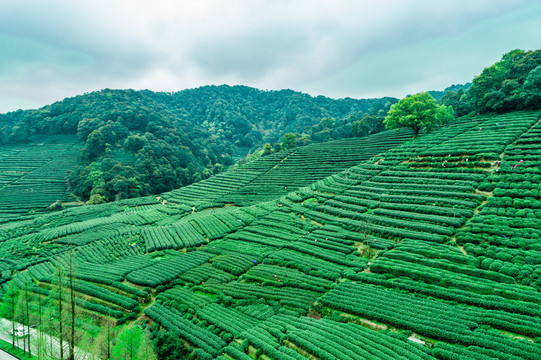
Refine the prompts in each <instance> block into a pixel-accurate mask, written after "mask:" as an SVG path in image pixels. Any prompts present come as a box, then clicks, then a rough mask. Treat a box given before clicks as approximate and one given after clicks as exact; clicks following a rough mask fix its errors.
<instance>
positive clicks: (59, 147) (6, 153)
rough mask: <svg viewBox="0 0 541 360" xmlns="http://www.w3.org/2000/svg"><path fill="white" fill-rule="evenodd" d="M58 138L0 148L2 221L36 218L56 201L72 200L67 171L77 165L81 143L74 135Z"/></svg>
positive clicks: (0, 215) (0, 218) (0, 207)
mask: <svg viewBox="0 0 541 360" xmlns="http://www.w3.org/2000/svg"><path fill="white" fill-rule="evenodd" d="M53 139H54V138H53ZM56 139H57V141H56V142H55V143H38V144H32V145H17V146H1V147H0V223H3V222H7V221H12V220H17V219H25V218H30V217H33V216H34V215H35V213H36V212H37V213H39V212H43V211H44V210H46V209H47V207H49V206H50V205H52V204H53V203H54V202H56V201H57V200H60V201H64V202H66V201H71V200H72V199H71V198H70V197H69V194H68V193H67V172H68V171H69V170H72V169H73V167H74V166H75V164H76V157H77V156H78V150H77V149H78V148H77V146H78V145H76V144H77V142H76V139H75V138H73V137H69V136H65V137H56Z"/></svg>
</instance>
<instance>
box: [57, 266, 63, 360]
mask: <svg viewBox="0 0 541 360" xmlns="http://www.w3.org/2000/svg"><path fill="white" fill-rule="evenodd" d="M58 323H59V340H60V360H64V338H63V336H64V335H63V329H62V270H61V269H59V270H58Z"/></svg>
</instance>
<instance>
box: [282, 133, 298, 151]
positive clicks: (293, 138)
mask: <svg viewBox="0 0 541 360" xmlns="http://www.w3.org/2000/svg"><path fill="white" fill-rule="evenodd" d="M296 146H297V135H295V134H292V133H286V134H284V136H283V137H282V149H284V150H288V149H293V148H294V147H296Z"/></svg>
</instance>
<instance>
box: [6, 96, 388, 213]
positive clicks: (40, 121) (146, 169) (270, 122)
mask: <svg viewBox="0 0 541 360" xmlns="http://www.w3.org/2000/svg"><path fill="white" fill-rule="evenodd" d="M201 99H205V101H202V100H201ZM382 101H385V99H383V100H382ZM379 102H380V100H376V99H374V100H354V99H341V100H332V99H328V98H325V97H323V96H319V97H316V98H313V97H311V96H309V95H306V94H302V93H298V92H294V91H290V90H283V91H270V92H269V91H261V90H257V89H253V88H249V87H245V86H235V87H229V86H206V87H201V88H198V89H193V90H184V91H180V92H176V93H153V92H151V91H133V90H109V89H105V90H102V91H99V92H93V93H90V94H85V95H81V96H76V97H74V98H67V99H64V100H62V101H59V102H56V103H54V104H52V105H48V106H45V107H43V108H41V109H38V110H29V111H16V112H11V113H8V114H4V115H0V145H3V144H11V143H27V142H28V141H29V140H32V139H37V138H39V137H41V138H43V137H44V136H49V135H51V134H76V135H77V137H78V138H79V140H80V141H81V142H82V145H83V146H82V149H81V162H80V163H79V166H77V167H76V168H75V169H73V172H72V174H71V176H70V181H69V185H70V190H71V191H72V192H73V193H74V194H75V195H76V196H77V197H79V198H80V199H81V200H83V201H88V200H89V199H90V196H91V195H93V194H99V195H100V196H101V197H102V198H96V197H95V198H94V199H93V200H92V201H91V203H97V202H101V201H103V200H105V201H112V200H118V199H125V198H133V197H138V196H142V195H148V194H156V193H161V192H164V191H169V190H172V189H176V188H179V187H181V186H184V185H188V184H191V183H193V182H197V181H200V180H201V179H206V178H208V177H211V176H212V175H216V174H217V173H219V172H220V171H222V169H223V168H224V167H226V166H229V165H231V164H232V163H233V161H234V160H236V159H238V158H239V157H240V156H239V155H238V154H241V153H242V152H243V151H245V150H247V149H249V148H257V147H259V146H262V145H263V144H265V143H269V144H270V143H276V142H277V141H278V140H279V139H280V138H281V137H282V136H283V135H284V134H285V133H295V132H298V133H299V134H303V133H305V132H306V131H308V130H309V129H310V127H311V126H312V125H315V124H317V123H318V122H319V121H320V120H321V119H322V118H324V117H337V118H346V117H347V116H349V114H351V113H357V112H360V111H362V112H366V111H368V109H370V107H372V106H373V105H374V104H378V103H379ZM309 141H310V139H309V136H308V135H307V134H305V135H300V136H298V139H297V145H299V146H301V145H305V144H307V143H308V142H309ZM288 146H290V147H291V146H293V143H286V148H287V147H288ZM265 155H268V150H267V152H265ZM93 162H96V163H98V164H101V170H100V171H101V174H100V176H99V181H95V180H93V181H90V180H89V179H88V178H89V177H92V176H91V173H92V172H93V171H94V170H95V169H94V168H95V167H94V166H92V165H91V164H92V163H93ZM52 202H53V201H51V202H50V203H52ZM50 203H49V204H50Z"/></svg>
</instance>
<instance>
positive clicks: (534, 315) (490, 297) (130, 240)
mask: <svg viewBox="0 0 541 360" xmlns="http://www.w3.org/2000/svg"><path fill="white" fill-rule="evenodd" d="M540 116H541V112H515V113H510V114H506V115H494V116H483V117H475V118H469V117H465V118H461V119H457V120H456V121H455V122H454V123H453V124H451V125H449V126H446V127H444V128H442V129H439V130H437V131H433V132H432V133H429V134H426V135H422V136H419V137H417V138H415V139H412V138H411V134H408V133H383V134H378V135H376V136H373V137H368V138H363V139H350V140H344V141H338V142H331V143H326V144H316V145H311V146H306V147H303V148H298V149H295V150H292V151H284V152H280V153H277V154H273V155H271V156H268V157H265V158H262V159H260V160H257V161H254V162H251V163H248V164H245V165H243V166H240V167H238V168H235V169H233V170H231V171H228V172H225V173H223V174H220V175H218V176H215V177H213V178H210V179H208V180H205V181H202V182H200V183H197V184H193V185H190V186H187V187H185V188H181V189H178V190H175V191H172V192H169V193H165V194H162V195H160V196H159V197H146V198H140V199H131V200H126V201H121V202H115V203H109V204H103V205H96V206H85V207H80V208H74V209H68V210H64V211H62V212H57V213H48V214H44V215H40V216H36V217H35V218H33V219H31V220H27V221H19V222H16V221H13V222H10V223H7V224H5V225H4V226H3V227H2V230H0V254H2V259H1V261H0V266H1V271H2V272H1V274H2V277H1V281H2V282H3V283H4V288H5V284H7V283H8V281H9V280H10V279H13V281H14V282H15V283H16V284H17V285H18V286H19V287H20V288H23V287H25V286H27V287H28V284H31V285H30V286H29V288H30V289H31V291H33V292H34V294H35V295H36V296H37V297H42V298H43V297H46V296H50V294H52V293H54V291H55V289H56V287H57V282H55V269H57V268H58V266H59V265H58V264H62V263H66V261H68V259H70V258H71V259H75V260H76V263H77V269H76V271H75V272H74V273H73V276H74V277H75V278H76V279H77V282H76V284H77V285H76V291H77V294H78V299H79V301H78V302H77V306H78V307H79V308H80V309H81V310H82V311H83V313H84V314H85V317H84V321H83V319H81V324H80V326H82V327H83V326H86V327H87V328H89V329H90V328H92V329H94V330H93V331H99V329H97V328H93V327H95V326H99V325H100V324H102V323H103V319H106V318H112V319H117V321H118V323H119V324H125V323H128V324H130V323H132V322H134V321H137V322H138V323H142V324H148V325H149V326H151V327H154V328H158V327H160V328H164V329H166V330H167V331H170V332H173V333H174V334H175V335H177V336H178V337H180V338H181V339H182V340H183V341H184V342H185V343H186V345H187V346H188V347H189V351H190V353H191V355H190V356H192V357H193V358H196V359H218V360H224V359H254V358H262V359H306V358H308V359H346V360H351V359H449V360H454V359H531V360H534V359H539V358H541V346H540V344H539V339H540V338H541V293H540V290H541V278H540V276H541V242H540V236H541V231H540V230H539V229H541V226H540V225H541V224H540V221H541V207H540V201H541V196H540V190H541V189H540V185H539V184H541V181H540V180H541V166H540V165H541V157H540V155H539V151H538V150H539V149H538V148H539V146H541V136H540V134H541V121H540ZM68 255H70V256H68ZM52 303H53V304H54V303H55V302H54V300H53V302H52ZM89 331H90V330H89Z"/></svg>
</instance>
